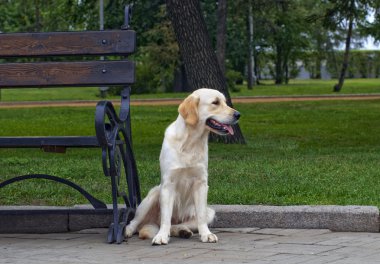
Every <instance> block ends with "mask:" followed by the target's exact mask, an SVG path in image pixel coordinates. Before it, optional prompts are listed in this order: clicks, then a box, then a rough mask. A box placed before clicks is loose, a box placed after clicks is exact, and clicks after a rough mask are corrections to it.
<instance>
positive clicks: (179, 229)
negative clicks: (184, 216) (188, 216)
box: [170, 223, 193, 238]
mask: <svg viewBox="0 0 380 264" xmlns="http://www.w3.org/2000/svg"><path fill="white" fill-rule="evenodd" d="M170 236H172V237H181V238H190V237H192V236H193V232H192V231H191V230H190V228H189V227H188V226H187V225H186V223H183V224H179V225H172V226H171V227H170Z"/></svg>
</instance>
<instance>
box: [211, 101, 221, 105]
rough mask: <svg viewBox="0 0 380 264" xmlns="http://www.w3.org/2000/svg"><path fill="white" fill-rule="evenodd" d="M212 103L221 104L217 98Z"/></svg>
mask: <svg viewBox="0 0 380 264" xmlns="http://www.w3.org/2000/svg"><path fill="white" fill-rule="evenodd" d="M212 104H213V105H219V104H220V102H219V100H215V101H213V102H212Z"/></svg>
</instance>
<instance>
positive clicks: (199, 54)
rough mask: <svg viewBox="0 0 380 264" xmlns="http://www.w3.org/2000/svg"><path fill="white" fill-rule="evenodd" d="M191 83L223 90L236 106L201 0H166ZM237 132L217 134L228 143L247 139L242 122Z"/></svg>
mask: <svg viewBox="0 0 380 264" xmlns="http://www.w3.org/2000/svg"><path fill="white" fill-rule="evenodd" d="M166 5H167V10H168V15H169V18H170V20H171V22H172V25H173V28H174V33H175V35H176V38H177V41H178V45H179V49H180V53H181V55H182V59H183V62H184V64H185V69H186V74H187V78H188V82H189V85H190V87H191V88H192V89H193V90H195V89H198V88H202V87H209V88H212V89H216V90H219V91H220V92H222V93H223V94H224V95H225V96H226V99H227V104H228V105H230V106H232V102H231V97H230V94H229V92H228V89H227V83H226V80H225V78H224V75H223V73H222V70H221V69H220V67H219V63H218V59H217V57H216V54H215V52H214V50H213V48H212V44H211V40H210V37H209V35H208V32H207V28H206V23H205V21H204V18H203V15H202V10H201V6H200V3H199V0H187V1H181V0H166ZM233 129H234V132H235V134H234V136H227V137H217V141H222V142H225V143H242V144H244V143H245V140H244V136H243V134H242V132H241V130H240V127H239V125H235V126H233Z"/></svg>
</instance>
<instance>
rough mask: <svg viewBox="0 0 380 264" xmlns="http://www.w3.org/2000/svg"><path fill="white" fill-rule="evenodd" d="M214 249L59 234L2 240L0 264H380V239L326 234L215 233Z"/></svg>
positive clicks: (98, 233)
mask: <svg viewBox="0 0 380 264" xmlns="http://www.w3.org/2000/svg"><path fill="white" fill-rule="evenodd" d="M213 231H214V232H215V233H217V235H218V237H219V242H218V243H216V244H204V243H201V242H199V241H198V236H197V235H194V237H192V238H191V239H180V238H171V241H170V243H169V245H166V246H151V245H150V241H147V240H139V239H138V238H137V237H136V236H134V237H133V238H131V239H129V240H128V242H125V243H122V244H120V245H110V244H107V243H105V238H106V232H107V230H106V229H88V230H82V231H79V232H71V233H57V234H0V263H12V264H18V263H28V264H35V263H36V264H37V263H38V264H45V263H46V264H48V263H49V264H50V263H56V264H63V263H115V264H116V263H123V264H126V263H263V264H268V263H281V264H286V263H310V264H311V263H323V264H325V263H336V264H350V263H352V264H354V263H355V264H357V263H360V264H362V263H380V233H358V232H331V231H329V230H327V229H271V228H264V229H259V228H239V229H238V228H235V229H232V228H215V229H213Z"/></svg>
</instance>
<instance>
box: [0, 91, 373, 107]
mask: <svg viewBox="0 0 380 264" xmlns="http://www.w3.org/2000/svg"><path fill="white" fill-rule="evenodd" d="M379 99H380V94H347V95H307V96H240V97H233V98H232V102H233V103H243V104H244V103H270V102H289V101H326V100H379ZM182 100H183V99H180V98H163V99H133V98H132V99H131V105H178V104H180V103H181V101H182ZM111 101H112V103H114V104H115V105H120V101H119V100H111ZM97 102H98V101H97V100H72V101H28V102H0V108H34V107H62V106H69V107H85V106H95V105H96V104H97Z"/></svg>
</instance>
